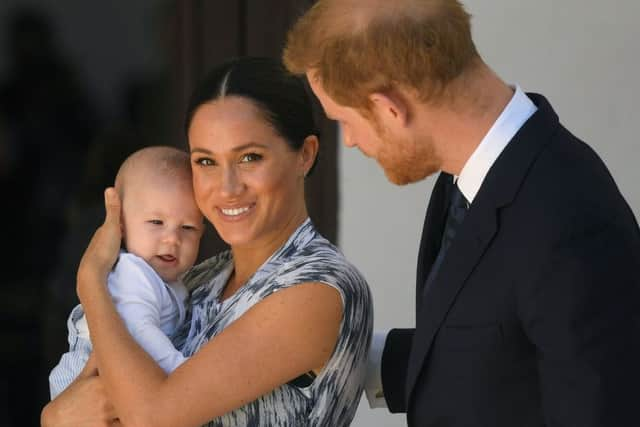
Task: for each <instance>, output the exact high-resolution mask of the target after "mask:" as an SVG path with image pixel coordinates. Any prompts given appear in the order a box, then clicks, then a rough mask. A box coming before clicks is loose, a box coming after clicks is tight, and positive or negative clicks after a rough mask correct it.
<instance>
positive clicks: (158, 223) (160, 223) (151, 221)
mask: <svg viewBox="0 0 640 427" xmlns="http://www.w3.org/2000/svg"><path fill="white" fill-rule="evenodd" d="M148 222H149V224H153V225H162V220H161V219H150V220H149V221H148Z"/></svg>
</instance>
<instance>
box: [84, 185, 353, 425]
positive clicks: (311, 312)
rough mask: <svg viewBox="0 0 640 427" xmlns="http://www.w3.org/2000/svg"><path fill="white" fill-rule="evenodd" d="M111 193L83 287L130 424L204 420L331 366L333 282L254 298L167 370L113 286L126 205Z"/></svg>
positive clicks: (105, 370)
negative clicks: (136, 335)
mask: <svg viewBox="0 0 640 427" xmlns="http://www.w3.org/2000/svg"><path fill="white" fill-rule="evenodd" d="M106 199H107V203H106V205H107V219H106V220H105V224H104V225H103V226H102V227H101V228H100V229H99V230H98V231H97V232H96V235H95V236H94V238H93V239H92V242H91V244H90V245H89V248H88V249H87V252H86V253H85V256H84V257H83V260H82V262H81V266H80V268H79V272H78V294H79V296H80V299H81V302H82V304H83V306H84V307H85V311H86V315H87V320H88V322H89V326H90V328H91V333H92V340H93V343H94V348H95V352H96V355H97V358H98V365H99V366H100V375H101V378H102V380H103V383H104V387H105V389H106V391H107V395H108V396H109V397H112V399H113V400H112V401H113V405H114V407H115V408H116V412H117V413H118V415H119V418H120V420H121V422H122V423H123V424H124V425H126V426H132V427H135V426H149V425H153V426H165V425H166V426H172V427H174V426H199V425H201V424H203V423H205V422H206V421H208V420H210V419H212V418H215V417H217V416H219V415H222V414H224V413H226V412H229V411H231V410H233V409H235V408H238V407H241V406H243V405H245V404H246V403H248V402H251V401H253V400H255V399H256V398H258V397H259V396H261V395H263V394H265V393H267V392H269V391H270V390H273V389H274V388H276V387H278V386H279V385H281V384H284V383H286V382H288V381H290V380H292V379H294V378H296V377H297V376H299V375H301V374H302V373H304V372H307V371H309V370H312V369H316V370H317V369H320V368H322V367H323V366H324V365H325V363H326V362H327V360H328V359H329V357H330V356H331V354H332V352H333V349H334V347H335V344H336V341H337V336H338V331H339V328H340V322H341V320H342V301H341V298H340V295H339V293H338V291H336V290H335V289H333V288H332V287H330V286H328V285H325V284H320V283H306V284H300V285H298V286H294V287H292V288H288V289H284V290H281V291H279V292H276V293H274V294H273V295H271V296H269V297H267V298H265V299H264V300H263V301H262V302H260V303H258V304H256V305H255V306H254V307H252V308H251V309H250V310H248V311H247V312H246V313H245V314H244V315H243V316H242V317H241V318H239V319H238V320H236V321H235V322H234V323H233V324H231V325H230V326H229V327H228V328H227V329H225V330H224V331H223V332H222V333H221V334H220V335H218V336H216V338H215V339H214V340H211V341H210V342H209V343H208V344H206V345H205V346H203V347H202V348H201V350H200V351H199V352H198V353H196V354H195V355H194V356H193V357H191V358H190V359H189V360H188V361H187V362H185V363H184V364H183V365H181V366H180V367H179V368H178V369H177V370H176V371H174V372H173V373H172V374H171V375H169V376H167V375H166V374H165V373H164V372H163V371H162V369H160V368H159V367H158V365H157V364H156V363H155V362H154V361H153V360H152V359H151V358H150V357H149V356H148V355H147V354H146V353H145V352H144V351H143V350H142V349H141V348H140V347H139V346H138V344H137V343H136V342H135V341H134V340H133V339H132V338H131V336H130V335H129V334H128V332H127V330H126V328H125V326H124V325H123V323H122V320H121V319H120V317H119V316H118V314H117V312H116V311H115V309H114V306H113V303H112V301H111V298H110V297H109V294H108V292H107V289H106V285H105V283H106V276H107V273H108V271H109V269H110V266H111V265H113V262H114V261H115V258H116V256H117V248H118V246H119V238H120V235H119V230H120V226H119V216H120V213H119V202H118V200H117V195H115V192H113V191H112V190H110V191H108V192H107V194H106ZM109 250H113V254H109V253H108V251H109Z"/></svg>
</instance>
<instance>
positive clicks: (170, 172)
mask: <svg viewBox="0 0 640 427" xmlns="http://www.w3.org/2000/svg"><path fill="white" fill-rule="evenodd" d="M134 174H135V175H137V176H141V175H143V174H144V175H146V176H149V175H152V176H154V177H160V178H169V179H171V180H189V181H190V180H191V161H190V157H189V154H188V153H187V152H185V151H182V150H180V149H177V148H175V147H168V146H152V147H146V148H143V149H141V150H138V151H136V152H134V153H133V154H131V155H130V156H129V157H127V159H126V160H125V161H124V162H123V163H122V165H121V166H120V169H119V170H118V174H117V175H116V180H115V187H116V190H117V191H118V194H119V196H120V199H122V198H123V197H124V189H125V184H126V182H127V181H128V180H130V179H131V176H132V175H134Z"/></svg>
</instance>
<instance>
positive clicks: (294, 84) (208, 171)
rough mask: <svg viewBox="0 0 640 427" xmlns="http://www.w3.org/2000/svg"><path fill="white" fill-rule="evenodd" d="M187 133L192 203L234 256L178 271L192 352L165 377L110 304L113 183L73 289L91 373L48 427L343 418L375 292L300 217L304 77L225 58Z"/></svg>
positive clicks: (357, 382)
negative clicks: (85, 326) (88, 337)
mask: <svg viewBox="0 0 640 427" xmlns="http://www.w3.org/2000/svg"><path fill="white" fill-rule="evenodd" d="M186 128H187V133H188V140H189V147H190V151H191V161H192V169H193V185H194V191H195V195H196V201H197V203H198V206H199V208H200V209H201V211H202V212H203V214H204V215H205V216H206V217H207V218H208V219H209V220H210V221H211V222H212V223H213V225H214V226H215V228H216V230H217V231H218V233H219V235H220V236H221V237H222V239H224V240H225V241H226V242H227V243H228V244H229V245H230V247H231V249H230V251H228V252H224V253H222V254H220V255H218V256H216V257H214V258H212V259H210V260H208V261H205V262H204V263H202V264H200V265H199V266H196V267H194V268H193V269H192V270H191V271H190V272H189V273H188V274H187V275H186V276H185V278H184V281H185V284H186V285H187V286H188V287H189V288H190V289H192V290H193V291H192V294H191V299H190V307H189V316H188V317H189V319H188V320H187V322H186V323H185V325H184V327H183V328H182V330H181V331H180V332H179V333H178V334H177V336H176V337H175V339H174V342H175V343H176V346H177V348H179V349H181V350H182V352H183V353H184V354H185V356H188V357H190V358H189V360H187V361H186V362H185V363H184V364H183V365H181V366H180V367H179V368H178V369H177V370H176V371H174V372H173V373H171V374H170V375H168V376H167V375H166V374H165V373H164V372H163V371H162V370H161V369H160V368H159V367H158V366H157V365H156V364H155V362H153V360H152V359H150V358H149V356H148V355H147V354H146V353H145V352H144V351H143V350H142V349H141V348H140V347H139V346H138V345H137V344H136V342H135V341H134V340H133V339H132V338H131V337H130V335H129V334H128V333H127V331H126V329H125V328H124V326H123V324H122V322H121V321H120V319H119V317H118V315H117V313H116V311H115V310H114V307H113V304H112V302H111V299H110V298H109V295H108V293H107V291H106V287H105V280H106V276H107V274H108V272H109V271H110V269H111V267H112V266H113V263H114V261H115V259H116V256H117V252H118V248H119V244H120V231H119V230H120V225H119V201H118V200H117V195H116V194H115V192H114V191H113V190H112V189H108V190H107V192H106V193H105V199H106V207H107V217H106V220H105V223H104V225H103V226H102V227H101V228H100V229H98V231H97V232H96V234H95V236H94V238H93V240H92V241H91V243H90V245H89V247H88V249H87V251H86V252H85V255H84V257H83V259H82V261H81V264H80V267H79V270H78V285H77V290H78V295H79V297H80V301H81V303H82V305H83V306H84V308H85V312H86V317H87V321H88V323H89V327H90V329H91V331H92V332H91V333H92V339H93V342H94V350H95V352H94V353H95V362H96V365H97V367H98V368H99V372H100V375H99V376H98V377H96V376H93V375H92V367H91V366H87V367H86V368H85V371H84V372H83V374H82V375H81V376H80V378H79V379H78V380H77V381H76V382H75V383H74V384H73V385H72V386H71V387H69V388H68V389H67V390H66V391H65V392H64V393H63V394H61V395H60V396H59V397H58V398H57V399H55V400H54V401H53V402H51V403H50V404H49V405H47V407H45V409H44V410H43V414H42V420H43V425H45V426H56V425H83V424H82V423H86V424H87V425H113V422H114V421H115V422H116V423H117V422H118V421H119V422H120V423H122V424H123V425H126V426H127V427H130V426H150V425H153V426H164V425H166V426H172V427H175V426H199V425H202V424H206V425H210V426H245V425H251V426H346V425H348V424H349V423H350V421H351V420H352V418H353V415H354V413H355V410H356V407H357V405H358V402H359V398H360V393H361V391H362V381H363V373H364V365H365V362H366V353H367V349H368V346H369V340H370V334H371V323H372V311H371V304H370V295H369V290H368V287H367V285H366V282H365V281H364V279H363V278H362V276H361V275H360V274H359V273H358V271H357V270H356V269H355V268H354V267H353V266H351V265H350V264H349V263H348V262H347V261H346V260H345V259H344V257H343V256H342V255H341V254H340V253H339V252H338V251H337V249H336V248H335V247H333V246H332V245H331V244H330V243H329V242H328V241H326V240H325V239H324V238H323V237H321V236H320V235H319V234H318V233H317V231H316V230H315V229H314V227H313V224H312V223H311V222H310V220H309V218H308V215H307V210H306V206H305V202H304V200H305V199H304V180H305V177H306V175H307V174H308V173H309V172H310V171H311V169H312V168H313V165H314V163H315V160H316V155H317V151H318V138H317V137H316V136H315V134H316V132H315V128H314V124H313V119H312V112H311V106H310V103H309V99H308V97H307V95H306V92H305V89H304V86H303V84H302V82H301V81H300V80H298V79H297V78H295V77H293V76H290V75H288V74H287V73H286V72H285V71H284V69H283V68H282V67H281V66H280V65H279V64H278V63H277V62H276V61H275V60H270V59H259V58H241V59H237V60H234V61H231V62H229V63H227V64H225V65H223V66H221V67H219V68H217V69H216V70H214V71H213V72H212V73H211V74H209V75H208V77H207V78H206V79H205V81H204V82H203V83H202V84H201V85H200V86H199V87H198V88H197V89H196V91H195V93H194V95H193V98H192V101H191V103H190V106H189V109H188V114H187V123H186ZM94 366H95V365H94ZM94 370H95V369H94ZM115 418H117V420H115Z"/></svg>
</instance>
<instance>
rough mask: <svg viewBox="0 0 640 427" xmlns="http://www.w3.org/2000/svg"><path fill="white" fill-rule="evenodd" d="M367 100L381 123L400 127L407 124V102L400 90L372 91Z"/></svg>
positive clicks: (408, 117) (408, 118)
mask: <svg viewBox="0 0 640 427" xmlns="http://www.w3.org/2000/svg"><path fill="white" fill-rule="evenodd" d="M369 101H370V104H371V108H372V109H373V111H374V113H375V115H376V116H377V117H378V119H379V120H382V121H383V123H386V124H387V125H393V126H399V127H402V128H404V127H406V126H407V125H408V124H409V120H410V116H409V103H408V101H407V99H406V98H405V97H404V96H403V95H402V94H401V93H400V92H397V91H394V90H389V91H386V92H373V93H371V94H370V95H369Z"/></svg>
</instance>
